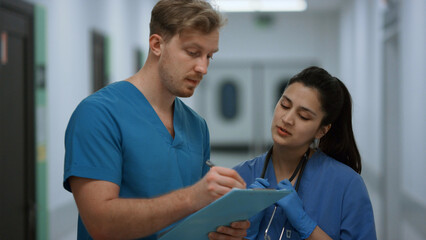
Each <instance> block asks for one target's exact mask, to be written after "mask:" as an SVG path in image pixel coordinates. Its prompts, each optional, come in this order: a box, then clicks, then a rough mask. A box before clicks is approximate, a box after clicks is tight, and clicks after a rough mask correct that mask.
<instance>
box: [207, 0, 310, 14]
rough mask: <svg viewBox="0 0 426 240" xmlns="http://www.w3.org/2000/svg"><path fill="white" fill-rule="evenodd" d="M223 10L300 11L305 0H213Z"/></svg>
mask: <svg viewBox="0 0 426 240" xmlns="http://www.w3.org/2000/svg"><path fill="white" fill-rule="evenodd" d="M212 2H213V4H215V5H217V6H218V7H219V10H220V11H223V12H300V11H304V10H306V8H307V4H306V1H305V0H215V1H214V0H213V1H212Z"/></svg>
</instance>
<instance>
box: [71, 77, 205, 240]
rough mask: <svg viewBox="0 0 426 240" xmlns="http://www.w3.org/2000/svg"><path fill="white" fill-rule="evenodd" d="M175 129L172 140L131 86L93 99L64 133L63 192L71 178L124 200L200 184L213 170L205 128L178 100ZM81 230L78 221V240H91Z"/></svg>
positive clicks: (114, 86)
mask: <svg viewBox="0 0 426 240" xmlns="http://www.w3.org/2000/svg"><path fill="white" fill-rule="evenodd" d="M173 125H174V131H175V137H174V138H173V137H172V136H171V135H170V133H169V132H168V130H167V128H166V127H165V126H164V124H163V123H162V121H161V120H160V118H159V117H158V115H157V114H156V112H155V111H154V109H153V108H152V106H151V105H150V103H149V102H148V101H147V99H146V98H145V96H144V95H143V94H142V93H141V92H140V91H139V90H138V89H137V88H136V87H135V86H134V85H133V84H131V83H129V82H127V81H121V82H116V83H113V84H110V85H109V86H107V87H105V88H103V89H101V90H99V91H98V92H96V93H94V94H92V95H91V96H89V97H87V98H86V99H84V100H83V101H82V102H81V103H80V104H79V106H78V107H77V108H76V110H75V111H74V113H73V115H72V116H71V119H70V121H69V124H68V127H67V130H66V135H65V149H66V151H65V172H64V188H65V189H67V190H68V191H71V188H70V185H69V183H68V178H69V177H70V176H77V177H84V178H91V179H97V180H105V181H110V182H113V183H115V184H117V185H118V186H120V193H119V195H120V197H124V198H151V197H155V196H159V195H162V194H165V193H167V192H170V191H173V190H176V189H180V188H183V187H187V186H189V185H192V184H194V183H196V182H197V181H198V180H199V179H201V178H202V177H203V176H204V175H205V174H206V172H207V171H208V170H209V168H208V167H207V166H206V164H205V161H206V160H207V159H209V158H210V145H209V132H208V128H207V124H206V122H205V121H204V119H202V118H201V117H200V116H199V115H198V114H196V113H195V112H194V111H193V110H191V109H190V108H189V107H187V106H186V105H185V104H184V103H183V102H182V101H181V100H180V99H179V98H176V99H175V102H174V115H173ZM83 228H84V226H83V224H82V223H81V221H80V224H79V237H78V239H90V237H89V236H88V234H87V231H85V229H83ZM80 231H81V232H83V233H82V234H81V235H82V236H80ZM146 239H156V236H151V237H149V238H146Z"/></svg>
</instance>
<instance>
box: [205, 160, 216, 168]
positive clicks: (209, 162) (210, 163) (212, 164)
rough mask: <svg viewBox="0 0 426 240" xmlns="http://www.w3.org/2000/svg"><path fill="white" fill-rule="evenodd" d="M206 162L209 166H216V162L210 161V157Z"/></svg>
mask: <svg viewBox="0 0 426 240" xmlns="http://www.w3.org/2000/svg"><path fill="white" fill-rule="evenodd" d="M206 164H207V166H209V167H214V166H215V165H214V163H212V162H211V161H210V159H209V160H207V161H206Z"/></svg>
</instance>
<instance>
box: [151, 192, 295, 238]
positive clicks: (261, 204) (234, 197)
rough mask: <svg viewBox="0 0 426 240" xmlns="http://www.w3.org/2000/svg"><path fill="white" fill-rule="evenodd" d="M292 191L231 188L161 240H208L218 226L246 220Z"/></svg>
mask: <svg viewBox="0 0 426 240" xmlns="http://www.w3.org/2000/svg"><path fill="white" fill-rule="evenodd" d="M289 193H291V190H287V189H282V190H275V189H236V188H235V189H232V190H231V191H229V192H228V193H227V194H225V195H223V196H222V197H221V198H219V199H217V200H216V201H214V202H212V203H210V204H209V205H207V206H206V207H204V208H202V209H201V210H199V211H197V212H195V213H193V214H192V215H189V216H188V217H187V218H185V219H184V220H182V221H181V222H179V223H178V224H177V225H176V226H174V227H173V228H172V229H170V230H169V231H168V232H166V233H164V234H163V235H162V236H160V238H159V240H176V239H185V240H204V239H205V240H208V239H209V238H208V236H207V234H208V233H209V232H214V231H216V228H217V227H219V226H228V225H230V224H231V223H232V222H235V221H241V220H247V219H249V218H250V217H252V216H254V215H255V214H256V213H258V212H260V211H262V210H263V209H265V208H267V207H269V206H270V205H272V204H273V203H275V202H276V201H278V200H279V199H281V198H283V197H285V196H287V195H288V194H289Z"/></svg>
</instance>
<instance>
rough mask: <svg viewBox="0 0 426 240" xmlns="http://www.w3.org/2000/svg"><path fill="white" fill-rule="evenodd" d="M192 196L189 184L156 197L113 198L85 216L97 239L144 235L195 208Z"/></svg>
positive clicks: (127, 237) (130, 237)
mask: <svg viewBox="0 0 426 240" xmlns="http://www.w3.org/2000/svg"><path fill="white" fill-rule="evenodd" d="M190 196H191V189H190V188H185V189H181V190H177V191H174V192H172V193H169V194H166V195H163V196H160V197H157V198H152V199H125V198H115V199H110V200H106V201H105V202H104V203H102V204H101V206H99V207H98V208H97V209H96V210H94V211H96V213H93V214H87V215H86V216H84V217H83V215H84V214H83V215H82V219H83V222H84V224H85V226H86V228H87V229H88V231H89V233H90V234H91V235H92V237H94V238H95V239H98V238H99V239H109V238H112V239H134V238H140V237H144V236H149V235H151V234H154V233H155V232H157V231H159V230H161V229H163V228H164V227H167V226H169V225H170V224H172V223H174V222H176V221H177V220H179V219H181V218H183V217H185V216H187V215H189V214H191V213H193V212H195V211H196V210H197V209H195V208H194V207H193V206H194V204H191V197H190Z"/></svg>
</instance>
